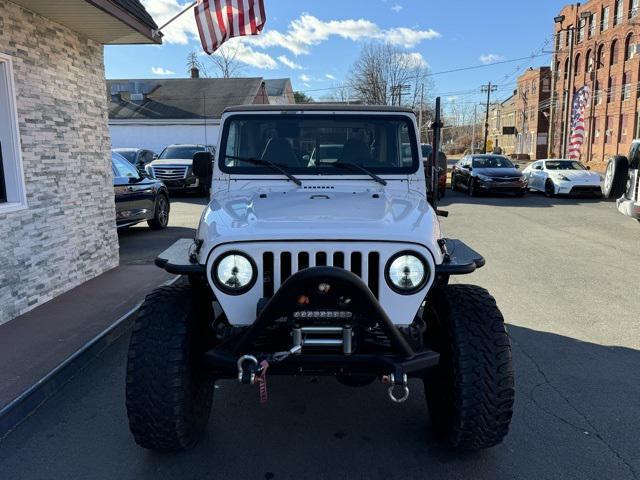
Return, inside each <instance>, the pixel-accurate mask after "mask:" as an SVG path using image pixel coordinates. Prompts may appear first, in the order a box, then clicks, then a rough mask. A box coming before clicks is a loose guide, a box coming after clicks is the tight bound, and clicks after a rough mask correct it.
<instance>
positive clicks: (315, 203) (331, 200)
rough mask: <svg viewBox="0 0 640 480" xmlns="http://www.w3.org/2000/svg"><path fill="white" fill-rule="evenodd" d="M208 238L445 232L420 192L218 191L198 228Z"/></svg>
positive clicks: (393, 236)
mask: <svg viewBox="0 0 640 480" xmlns="http://www.w3.org/2000/svg"><path fill="white" fill-rule="evenodd" d="M198 236H199V238H202V239H203V240H205V244H208V245H211V246H215V245H218V244H220V243H226V242H242V241H281V240H320V241H322V240H327V241H328V240H333V241H341V240H366V241H394V242H403V243H418V244H421V245H425V246H427V247H429V248H431V247H432V246H433V245H434V244H435V242H436V241H437V239H438V238H440V237H441V234H440V225H439V222H438V219H437V217H436V215H435V212H434V211H433V209H432V208H431V207H430V205H429V204H428V203H427V202H426V200H425V198H424V197H423V196H421V195H420V194H417V193H409V192H408V191H406V190H405V191H404V193H398V191H394V192H391V193H389V192H385V191H376V190H360V191H357V190H355V189H344V190H338V189H336V190H329V191H323V190H313V189H310V190H304V189H301V188H298V189H293V190H288V191H283V190H280V191H264V190H263V191H261V190H251V191H247V190H242V191H238V190H236V191H231V192H225V193H222V192H218V193H216V194H214V199H213V200H212V201H211V203H210V204H209V206H208V208H207V209H206V210H205V212H204V214H203V218H202V222H201V224H200V228H199V231H198Z"/></svg>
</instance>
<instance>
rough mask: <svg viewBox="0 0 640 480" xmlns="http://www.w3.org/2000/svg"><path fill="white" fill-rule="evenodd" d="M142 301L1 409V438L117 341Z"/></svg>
mask: <svg viewBox="0 0 640 480" xmlns="http://www.w3.org/2000/svg"><path fill="white" fill-rule="evenodd" d="M180 278H181V277H176V278H174V279H171V280H169V281H168V282H165V283H163V284H162V285H160V286H166V285H172V284H173V283H175V282H176V281H178V280H179V279H180ZM140 305H142V302H139V303H138V304H136V305H135V306H134V307H133V308H132V309H131V310H129V311H128V312H127V313H125V314H124V315H122V316H121V317H120V318H118V319H117V320H116V321H115V322H114V323H113V324H112V325H110V326H109V327H108V328H106V329H105V330H104V331H102V332H100V333H99V334H98V335H96V336H95V337H93V338H92V339H91V340H89V341H88V342H87V343H85V344H84V345H83V346H82V347H80V349H79V350H78V351H76V352H75V353H74V354H73V355H71V356H70V357H69V358H67V359H66V360H65V361H64V362H62V363H61V364H60V365H58V366H57V367H56V368H54V369H53V370H51V371H50V372H49V373H48V374H47V375H45V376H44V377H43V378H41V379H40V380H38V381H37V382H36V383H35V384H33V385H32V386H31V387H29V388H28V389H27V390H25V391H24V392H22V394H20V396H18V397H17V398H15V399H14V400H13V401H12V402H11V403H9V404H7V405H5V407H4V408H3V409H2V410H0V440H2V439H4V438H5V437H6V436H7V435H8V434H9V433H11V432H12V431H13V430H14V429H15V428H16V427H17V426H18V425H20V423H22V422H23V421H24V420H25V419H26V418H28V417H29V416H31V415H32V414H33V413H35V411H36V410H37V409H38V408H39V407H40V406H41V405H43V404H44V403H45V402H46V401H47V400H49V399H50V398H51V397H52V396H53V395H54V394H55V393H57V392H58V391H59V390H60V389H61V388H62V387H64V386H65V385H66V384H67V383H68V382H69V381H71V379H72V378H73V377H74V376H75V375H76V374H77V373H79V372H81V371H82V370H83V369H84V368H85V367H86V366H87V365H88V364H89V363H90V362H91V361H92V360H93V359H95V358H96V357H97V356H98V355H100V354H101V353H102V352H104V351H105V350H106V349H107V348H108V347H110V346H111V345H113V344H114V343H115V342H116V341H117V340H118V339H119V338H120V337H122V335H124V334H125V333H127V331H129V330H130V329H131V327H132V325H133V319H134V314H135V313H136V312H137V311H138V308H140Z"/></svg>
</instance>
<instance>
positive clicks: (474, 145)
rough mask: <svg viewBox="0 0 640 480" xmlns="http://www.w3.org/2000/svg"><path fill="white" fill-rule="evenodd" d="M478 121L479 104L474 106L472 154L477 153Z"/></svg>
mask: <svg viewBox="0 0 640 480" xmlns="http://www.w3.org/2000/svg"><path fill="white" fill-rule="evenodd" d="M477 123H478V105H474V106H473V127H472V130H471V155H473V154H474V153H476V124H477Z"/></svg>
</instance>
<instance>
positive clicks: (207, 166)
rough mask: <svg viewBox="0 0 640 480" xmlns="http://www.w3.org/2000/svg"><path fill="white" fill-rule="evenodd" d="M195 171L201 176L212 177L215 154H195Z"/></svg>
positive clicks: (197, 175)
mask: <svg viewBox="0 0 640 480" xmlns="http://www.w3.org/2000/svg"><path fill="white" fill-rule="evenodd" d="M193 173H194V174H195V175H196V177H200V178H209V177H211V175H212V174H213V156H212V155H211V153H210V152H198V153H196V154H195V155H194V156H193Z"/></svg>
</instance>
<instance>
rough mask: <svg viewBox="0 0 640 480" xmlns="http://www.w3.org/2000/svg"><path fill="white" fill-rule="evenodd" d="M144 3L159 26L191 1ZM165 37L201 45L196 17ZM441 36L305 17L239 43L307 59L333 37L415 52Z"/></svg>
mask: <svg viewBox="0 0 640 480" xmlns="http://www.w3.org/2000/svg"><path fill="white" fill-rule="evenodd" d="M142 3H143V5H144V6H145V8H146V9H147V11H148V12H149V13H150V14H151V16H152V17H153V18H154V20H155V21H156V23H158V25H162V24H163V23H164V22H166V21H168V20H170V19H171V18H172V17H173V16H175V15H176V14H178V13H179V12H181V11H182V10H184V9H185V8H186V7H187V6H188V5H189V3H190V1H184V0H142ZM162 33H163V35H164V37H163V42H164V43H168V44H171V43H177V44H181V45H186V44H188V43H189V42H191V41H196V42H199V41H200V37H199V35H198V28H197V26H196V22H195V19H194V16H193V14H189V12H187V13H185V14H184V15H182V16H181V17H180V18H178V19H177V20H175V21H174V22H173V23H171V24H170V25H169V26H168V27H166V28H165V29H164V30H163V31H162ZM440 36H441V35H440V33H438V32H436V31H435V30H433V29H427V30H421V29H417V28H408V27H396V28H390V29H386V30H385V29H382V28H380V27H379V26H378V25H376V24H375V23H373V22H371V21H370V20H366V19H362V18H361V19H347V20H328V21H325V20H320V19H318V18H317V17H314V16H313V15H310V14H308V13H303V14H302V15H301V16H300V17H299V18H297V19H294V20H292V21H291V22H290V23H289V26H288V27H287V30H286V31H285V32H281V31H278V30H272V29H269V28H267V29H266V30H265V31H264V32H263V33H262V34H261V35H258V36H248V37H242V38H241V39H238V40H239V43H243V44H245V45H251V46H254V47H259V48H263V49H266V48H270V47H281V48H284V49H285V50H287V51H289V52H291V53H293V54H294V55H302V54H305V55H306V54H309V53H310V47H312V46H314V45H318V44H320V43H322V42H325V41H327V40H328V39H329V38H331V37H339V38H343V39H345V40H351V41H361V40H381V41H385V42H389V43H391V44H393V45H396V46H402V47H404V48H413V47H415V46H416V45H418V44H419V43H421V42H423V41H425V40H432V39H434V38H438V37H440ZM263 60H264V59H263ZM274 62H275V60H274ZM263 63H264V62H263ZM283 63H284V62H283Z"/></svg>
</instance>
